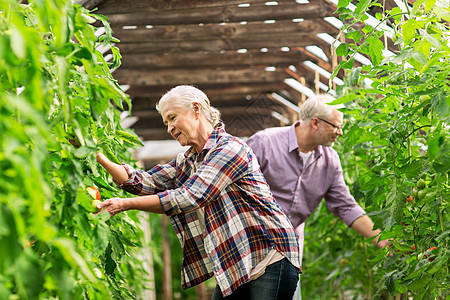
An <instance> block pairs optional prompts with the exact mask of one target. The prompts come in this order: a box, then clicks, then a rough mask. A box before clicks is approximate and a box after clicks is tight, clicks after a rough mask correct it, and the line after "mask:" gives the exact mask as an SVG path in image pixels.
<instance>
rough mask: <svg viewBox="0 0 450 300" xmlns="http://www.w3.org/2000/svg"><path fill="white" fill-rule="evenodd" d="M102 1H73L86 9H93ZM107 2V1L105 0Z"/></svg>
mask: <svg viewBox="0 0 450 300" xmlns="http://www.w3.org/2000/svg"><path fill="white" fill-rule="evenodd" d="M102 2H103V0H77V1H75V3H76V4H80V5H81V6H83V7H84V8H87V9H89V10H90V9H93V8H95V7H97V6H99V5H101V4H102ZM105 2H108V1H105Z"/></svg>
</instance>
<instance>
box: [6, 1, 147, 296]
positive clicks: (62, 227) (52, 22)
mask: <svg viewBox="0 0 450 300" xmlns="http://www.w3.org/2000/svg"><path fill="white" fill-rule="evenodd" d="M28 3H29V4H22V3H20V1H13V0H10V1H9V0H5V1H1V2H0V87H1V88H0V90H1V92H0V132H1V133H2V134H1V135H0V168H1V170H2V171H1V173H0V181H1V182H2V184H1V185H0V257H1V258H0V299H9V298H20V299H38V298H39V299H41V298H55V297H56V298H62V299H80V298H87V299H111V298H125V299H126V298H135V296H133V295H135V294H137V293H138V291H140V290H142V288H143V285H144V282H143V281H144V280H145V271H144V270H143V267H142V263H139V261H138V260H137V259H136V257H137V256H138V252H139V248H138V247H136V246H137V245H139V244H140V243H141V241H142V236H143V234H142V231H141V230H140V229H139V227H138V226H137V225H138V223H139V222H140V221H139V217H138V215H137V214H135V213H128V214H125V215H123V217H118V218H114V219H110V218H109V216H108V215H106V214H98V215H95V214H92V213H91V211H92V207H91V203H90V201H91V197H90V196H89V194H88V192H87V191H86V188H87V187H90V186H91V187H96V188H97V189H99V190H100V192H101V193H102V196H103V197H104V198H109V197H112V196H117V195H118V191H117V190H116V188H115V187H114V184H113V183H112V180H111V179H110V177H109V176H108V175H107V174H106V173H105V172H104V171H103V170H101V169H97V164H96V160H95V156H96V153H97V151H102V152H104V153H106V154H107V155H108V156H109V157H110V158H111V159H114V160H115V161H117V160H118V159H121V160H124V161H130V160H131V155H130V151H129V148H133V147H136V146H138V145H139V144H140V142H139V140H138V139H137V137H136V136H135V135H134V134H133V133H131V132H127V131H126V130H125V129H123V128H121V126H120V116H119V115H120V109H122V108H123V103H124V102H127V103H128V106H130V103H129V98H128V97H127V95H126V94H125V93H124V92H123V91H122V90H121V89H120V87H119V86H118V84H117V82H116V81H115V80H114V78H113V77H112V75H111V69H112V68H116V67H117V66H118V65H119V64H120V54H119V52H118V50H117V48H115V47H114V46H113V45H112V44H111V41H113V40H114V39H113V37H112V36H111V30H110V28H109V25H108V23H107V20H106V18H105V17H103V16H100V15H94V14H92V13H90V12H88V11H87V10H85V9H84V8H82V7H81V6H79V5H74V4H73V3H72V1H62V0H58V1H56V0H37V1H28ZM96 20H99V21H101V22H103V23H104V26H105V28H106V30H105V33H103V34H101V35H99V36H98V37H97V36H96V28H94V27H93V26H92V25H91V23H92V22H93V21H96ZM100 44H103V45H104V46H109V47H110V48H111V52H112V53H113V56H114V58H113V60H112V62H107V61H105V59H104V57H103V55H102V54H101V53H100V52H99V51H98V50H96V47H97V46H99V45H100ZM128 256H133V257H134V259H129V258H128Z"/></svg>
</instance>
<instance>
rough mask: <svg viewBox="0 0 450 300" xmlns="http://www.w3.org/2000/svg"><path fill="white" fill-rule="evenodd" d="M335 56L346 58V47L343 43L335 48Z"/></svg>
mask: <svg viewBox="0 0 450 300" xmlns="http://www.w3.org/2000/svg"><path fill="white" fill-rule="evenodd" d="M336 54H337V55H338V56H347V54H348V45H347V44H345V43H341V44H340V45H339V46H338V47H337V48H336Z"/></svg>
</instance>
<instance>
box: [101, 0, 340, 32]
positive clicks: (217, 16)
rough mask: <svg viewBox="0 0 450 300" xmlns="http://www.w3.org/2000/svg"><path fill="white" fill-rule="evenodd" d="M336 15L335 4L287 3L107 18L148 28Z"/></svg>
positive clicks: (144, 11)
mask: <svg viewBox="0 0 450 300" xmlns="http://www.w3.org/2000/svg"><path fill="white" fill-rule="evenodd" d="M130 5H132V4H130ZM333 12H334V10H333V9H332V5H330V4H328V3H326V2H322V1H314V2H310V3H307V4H300V3H295V2H294V3H291V2H288V3H284V2H283V3H279V4H278V5H273V6H268V5H265V4H254V5H251V6H250V7H238V6H224V7H208V8H193V9H170V10H164V11H155V10H154V9H152V8H151V7H149V8H147V9H142V10H140V11H139V12H133V13H124V14H106V16H107V17H108V19H109V22H110V23H111V24H114V25H115V26H147V25H176V24H209V23H223V22H242V21H246V22H252V21H266V20H292V19H298V18H303V19H316V18H324V17H330V16H332V15H333ZM97 13H99V14H103V12H102V11H101V10H98V11H97Z"/></svg>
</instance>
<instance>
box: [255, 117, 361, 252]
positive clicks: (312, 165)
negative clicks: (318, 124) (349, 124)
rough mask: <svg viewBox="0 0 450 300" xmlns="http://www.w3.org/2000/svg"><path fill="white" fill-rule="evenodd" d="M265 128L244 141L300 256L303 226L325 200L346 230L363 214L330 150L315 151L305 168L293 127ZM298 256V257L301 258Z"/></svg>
mask: <svg viewBox="0 0 450 300" xmlns="http://www.w3.org/2000/svg"><path fill="white" fill-rule="evenodd" d="M298 124H299V122H297V123H295V124H293V125H292V126H289V127H277V128H269V129H266V130H263V131H260V132H258V133H256V134H254V135H253V136H251V137H250V138H249V139H248V140H247V144H248V145H249V146H250V147H251V148H252V150H253V152H254V153H255V155H256V157H257V158H258V161H259V164H260V166H261V170H262V172H263V174H264V177H265V178H266V180H267V182H268V184H269V186H270V188H271V190H272V193H273V195H274V196H275V199H276V200H277V202H278V204H279V205H280V206H281V208H282V209H283V211H284V212H285V214H286V215H287V216H288V217H289V219H290V220H291V222H292V225H293V226H294V228H295V231H296V232H297V235H298V236H299V244H300V255H301V256H302V254H303V240H304V222H305V221H306V219H307V218H308V217H309V216H310V215H311V214H312V213H313V211H314V209H315V208H316V207H317V206H318V205H319V203H320V201H321V200H322V199H323V198H325V201H326V203H327V206H328V208H329V209H330V210H331V212H332V213H333V214H334V215H336V216H337V217H339V218H341V219H342V220H343V221H344V222H345V224H347V226H351V224H352V223H353V221H355V220H356V219H357V218H359V217H361V216H362V215H364V214H365V212H364V210H363V209H362V208H361V206H359V205H358V204H357V203H356V201H355V199H354V198H353V196H352V195H351V194H350V191H349V189H348V187H347V185H346V184H345V182H344V177H343V175H342V167H341V163H340V160H339V156H338V154H337V153H336V151H335V150H334V149H333V148H331V147H323V146H318V147H316V148H315V149H314V150H313V152H312V154H311V156H310V157H309V159H308V161H307V162H306V165H304V163H303V160H302V158H301V156H300V154H299V150H298V144H297V137H296V135H295V126H297V125H298ZM301 256H300V257H301Z"/></svg>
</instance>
